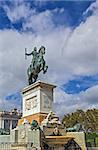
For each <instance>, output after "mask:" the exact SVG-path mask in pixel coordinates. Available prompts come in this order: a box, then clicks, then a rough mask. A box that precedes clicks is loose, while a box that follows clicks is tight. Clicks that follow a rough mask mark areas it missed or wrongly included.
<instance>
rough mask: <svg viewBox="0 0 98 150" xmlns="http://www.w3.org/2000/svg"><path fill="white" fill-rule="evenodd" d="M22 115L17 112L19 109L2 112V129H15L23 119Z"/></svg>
mask: <svg viewBox="0 0 98 150" xmlns="http://www.w3.org/2000/svg"><path fill="white" fill-rule="evenodd" d="M21 116H22V113H21V112H20V111H17V109H13V110H12V111H10V112H8V111H0V128H1V129H5V130H11V129H14V128H15V127H16V126H17V124H18V120H19V119H20V118H21Z"/></svg>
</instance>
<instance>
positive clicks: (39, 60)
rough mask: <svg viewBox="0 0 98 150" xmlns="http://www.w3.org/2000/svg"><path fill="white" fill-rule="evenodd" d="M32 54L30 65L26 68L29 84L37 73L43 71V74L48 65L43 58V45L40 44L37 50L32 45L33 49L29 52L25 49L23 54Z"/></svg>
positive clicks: (34, 79)
mask: <svg viewBox="0 0 98 150" xmlns="http://www.w3.org/2000/svg"><path fill="white" fill-rule="evenodd" d="M29 55H32V61H31V64H30V66H29V67H28V69H27V75H28V82H29V85H30V84H32V83H34V82H36V80H37V78H38V74H39V73H40V72H41V71H43V73H44V74H45V73H46V72H47V69H48V66H47V65H46V62H45V60H44V55H45V47H44V46H41V47H40V49H39V50H38V52H37V48H36V47H34V50H33V51H32V52H31V53H29V54H28V53H27V52H26V50H25V56H29Z"/></svg>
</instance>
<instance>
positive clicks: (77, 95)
mask: <svg viewBox="0 0 98 150" xmlns="http://www.w3.org/2000/svg"><path fill="white" fill-rule="evenodd" d="M97 18H98V3H97V1H95V0H94V1H93V0H91V1H90V0H86V1H82V0H81V1H24V0H21V1H18V0H16V1H12V0H9V1H0V45H1V46H0V57H1V59H0V72H1V75H0V79H1V83H0V89H1V88H2V90H1V92H0V98H1V102H0V103H1V107H2V106H3V104H4V103H5V102H9V106H8V107H7V108H6V109H9V108H11V107H14V104H16V105H15V106H16V107H18V108H19V109H21V107H20V106H19V105H20V104H21V96H20V94H19V92H20V91H21V89H22V88H23V87H24V86H26V85H27V84H28V83H27V74H26V69H27V66H28V65H29V63H30V58H28V60H24V48H25V47H27V49H28V51H31V49H32V47H34V46H37V47H40V45H45V47H46V48H47V51H46V60H47V63H48V66H49V69H48V73H47V74H46V75H45V76H43V75H42V74H41V75H40V77H39V78H40V79H42V80H45V81H47V82H52V83H54V84H56V85H58V88H57V90H56V91H55V93H56V94H55V95H56V97H55V99H56V100H55V104H56V108H58V107H57V106H59V105H58V103H59V102H58V100H59V99H61V100H60V102H61V104H62V106H61V108H62V112H63V113H64V112H66V111H67V112H71V111H74V110H75V109H76V108H77V107H78V104H79V105H80V107H81V108H82V109H87V108H89V107H97V105H96V99H97V98H98V94H97V93H95V91H97V90H96V89H97V88H98V87H97V85H98V69H97V68H98V67H97V64H98V57H97V56H98V55H97V51H98V46H97V43H98V40H97V39H98V32H97V27H98V21H97V20H98V19H97ZM21 60H22V61H21ZM9 66H10V67H9ZM92 91H93V93H94V94H95V95H96V97H95V96H93V94H92ZM87 95H91V97H90V96H87ZM92 97H94V99H95V101H94V100H93V102H92V101H91V98H92ZM79 99H80V100H79ZM81 99H83V100H84V102H83V104H80V103H79V102H80V101H81ZM85 99H87V100H88V101H87V100H85ZM92 99H93V98H92ZM69 101H71V102H72V103H71V105H70V106H69ZM12 102H13V104H12ZM73 103H74V104H73ZM65 105H66V106H68V107H67V109H66V110H65V108H63V107H64V106H65ZM4 109H5V108H4ZM58 113H60V112H58Z"/></svg>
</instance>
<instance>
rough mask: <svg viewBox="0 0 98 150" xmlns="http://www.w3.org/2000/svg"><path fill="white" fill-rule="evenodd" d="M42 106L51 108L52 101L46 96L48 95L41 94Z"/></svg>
mask: <svg viewBox="0 0 98 150" xmlns="http://www.w3.org/2000/svg"><path fill="white" fill-rule="evenodd" d="M43 100H44V101H43V107H44V108H45V109H51V105H52V102H51V100H50V99H49V98H48V96H46V95H43Z"/></svg>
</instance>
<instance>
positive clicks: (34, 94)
mask: <svg viewBox="0 0 98 150" xmlns="http://www.w3.org/2000/svg"><path fill="white" fill-rule="evenodd" d="M55 87H56V86H54V85H52V84H48V83H45V82H41V81H37V82H35V83H33V84H32V85H29V86H27V87H25V88H24V89H23V90H22V95H23V117H22V119H21V120H19V124H21V123H22V122H23V119H24V118H26V119H27V120H28V121H29V122H30V123H31V122H32V120H37V121H38V123H41V121H42V120H43V119H44V118H45V117H46V116H47V114H48V113H49V112H50V111H52V105H53V89H54V88H55Z"/></svg>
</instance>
